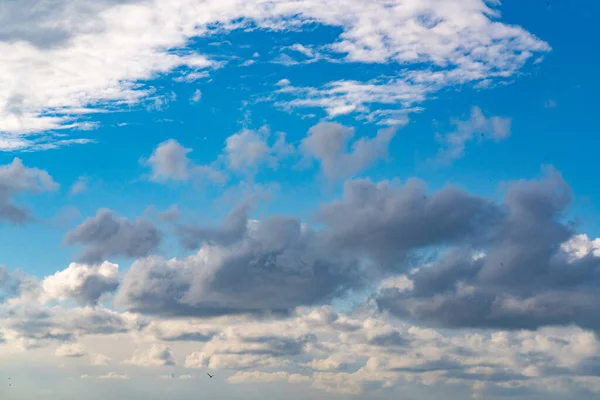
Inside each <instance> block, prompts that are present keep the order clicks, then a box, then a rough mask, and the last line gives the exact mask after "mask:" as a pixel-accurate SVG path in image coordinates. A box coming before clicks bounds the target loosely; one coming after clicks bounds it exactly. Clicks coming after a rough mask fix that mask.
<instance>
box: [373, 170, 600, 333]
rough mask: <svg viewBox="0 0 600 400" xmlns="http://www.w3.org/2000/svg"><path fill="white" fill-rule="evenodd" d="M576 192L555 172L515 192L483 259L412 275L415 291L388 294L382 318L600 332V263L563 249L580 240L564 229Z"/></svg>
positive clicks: (463, 256)
mask: <svg viewBox="0 0 600 400" xmlns="http://www.w3.org/2000/svg"><path fill="white" fill-rule="evenodd" d="M570 200H571V190H570V188H569V186H568V185H567V184H566V182H565V181H564V180H563V178H562V177H561V175H560V174H559V173H558V172H556V171H554V170H552V169H548V170H547V171H546V176H545V177H544V178H543V179H540V180H532V181H524V180H522V181H518V182H514V183H512V184H511V185H509V187H508V190H507V193H506V198H505V202H504V205H505V208H506V210H507V212H506V215H505V217H504V219H503V221H502V223H500V224H497V225H495V227H494V230H493V232H492V234H491V235H490V236H489V240H488V242H487V243H486V245H485V247H484V250H485V253H486V255H485V256H484V257H474V256H473V254H474V249H472V248H470V247H467V246H464V247H459V248H456V249H453V250H451V251H449V252H447V253H446V254H445V255H444V256H443V257H442V258H441V259H439V260H438V261H437V262H436V263H435V264H434V265H433V266H430V267H424V268H422V269H420V270H419V271H418V272H417V273H415V274H414V275H411V276H409V278H410V279H412V280H413V283H414V288H413V289H412V290H398V289H395V288H387V289H384V290H383V291H382V292H381V293H380V294H379V296H378V297H377V303H378V304H379V307H380V308H381V309H383V310H387V311H389V312H391V313H392V314H394V315H397V316H399V317H403V318H410V319H413V320H417V321H420V322H422V323H429V324H432V325H435V326H443V327H453V328H459V327H478V328H503V329H535V328H538V327H540V326H545V325H568V324H576V325H579V326H581V327H585V328H591V329H595V330H598V329H599V328H600V318H598V313H597V311H596V309H595V307H594V304H598V301H600V292H599V291H598V287H599V285H600V257H598V256H597V255H596V254H593V252H587V253H585V252H584V253H583V254H580V255H578V256H577V257H573V256H572V255H570V254H568V253H567V252H566V251H565V250H564V248H563V244H564V243H565V242H566V241H567V240H569V239H570V238H571V237H572V236H573V234H574V233H575V232H574V230H573V227H572V226H571V225H569V224H567V223H565V222H564V215H565V211H566V208H567V206H568V205H569V203H570Z"/></svg>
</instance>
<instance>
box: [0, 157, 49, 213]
mask: <svg viewBox="0 0 600 400" xmlns="http://www.w3.org/2000/svg"><path fill="white" fill-rule="evenodd" d="M57 188H58V184H57V183H56V182H54V179H52V177H51V176H50V175H49V174H48V173H47V172H46V171H43V170H40V169H37V168H27V167H25V166H24V165H23V162H22V161H21V159H19V158H15V159H14V160H13V162H12V163H11V164H7V165H3V166H0V221H2V220H4V221H9V222H12V223H24V222H27V221H29V220H31V219H32V217H31V215H30V213H29V211H28V210H27V209H26V208H24V207H20V206H18V205H15V204H14V202H13V199H14V197H15V196H17V195H20V194H23V193H27V192H29V193H32V194H38V193H41V192H46V191H52V190H56V189H57Z"/></svg>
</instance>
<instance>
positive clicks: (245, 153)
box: [224, 127, 294, 171]
mask: <svg viewBox="0 0 600 400" xmlns="http://www.w3.org/2000/svg"><path fill="white" fill-rule="evenodd" d="M269 137H270V132H269V130H268V128H266V127H263V128H261V129H260V130H258V131H253V130H248V129H243V130H242V131H241V132H239V133H236V134H233V135H231V136H229V137H228V138H227V140H226V142H225V149H224V155H225V157H226V158H227V164H228V166H229V168H231V169H232V170H236V171H247V170H254V169H256V168H257V167H259V166H260V165H262V164H266V165H268V166H269V167H271V168H277V166H278V163H279V161H280V160H281V159H282V158H284V157H286V156H288V155H289V154H291V153H292V152H293V151H294V148H293V146H291V145H290V144H288V143H286V139H285V134H283V133H279V134H278V136H277V139H276V140H275V143H273V144H272V145H270V144H269V143H268V140H269Z"/></svg>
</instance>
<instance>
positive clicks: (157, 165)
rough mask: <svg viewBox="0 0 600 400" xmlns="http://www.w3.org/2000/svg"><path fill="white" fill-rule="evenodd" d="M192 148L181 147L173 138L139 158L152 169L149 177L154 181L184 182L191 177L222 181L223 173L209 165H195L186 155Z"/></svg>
mask: <svg viewBox="0 0 600 400" xmlns="http://www.w3.org/2000/svg"><path fill="white" fill-rule="evenodd" d="M191 151H192V149H189V148H186V147H183V146H182V145H181V144H180V143H179V142H178V141H176V140H175V139H169V140H166V141H164V142H162V143H160V144H159V145H158V146H157V147H156V149H154V151H153V152H152V154H151V155H150V157H148V159H141V160H140V161H141V163H142V164H144V165H146V166H149V167H150V169H151V170H152V174H151V176H150V179H151V180H152V181H155V182H160V183H164V182H168V181H179V182H184V181H188V180H190V179H192V178H203V177H207V178H208V179H210V180H212V181H215V182H222V181H223V180H224V179H225V175H224V174H223V173H222V172H221V171H218V170H216V169H214V168H212V167H210V166H207V165H196V164H194V162H193V161H192V160H191V159H190V158H189V157H188V154H189V153H190V152H191Z"/></svg>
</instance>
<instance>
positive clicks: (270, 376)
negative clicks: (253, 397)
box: [227, 371, 312, 383]
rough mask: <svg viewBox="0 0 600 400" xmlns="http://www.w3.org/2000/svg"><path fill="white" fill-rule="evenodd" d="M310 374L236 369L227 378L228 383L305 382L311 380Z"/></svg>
mask: <svg viewBox="0 0 600 400" xmlns="http://www.w3.org/2000/svg"><path fill="white" fill-rule="evenodd" d="M311 380H312V378H311V377H310V376H305V375H300V374H290V373H289V372H259V371H238V372H236V373H235V374H234V375H232V376H230V377H229V378H227V382H229V383H271V382H287V383H307V382H311Z"/></svg>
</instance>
